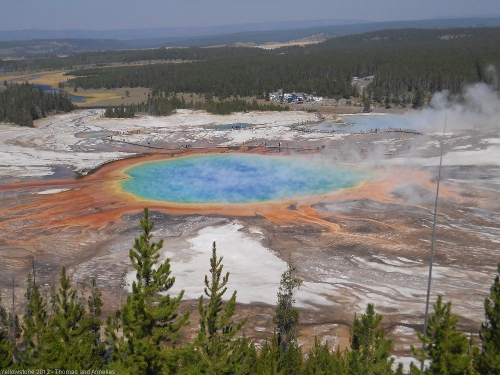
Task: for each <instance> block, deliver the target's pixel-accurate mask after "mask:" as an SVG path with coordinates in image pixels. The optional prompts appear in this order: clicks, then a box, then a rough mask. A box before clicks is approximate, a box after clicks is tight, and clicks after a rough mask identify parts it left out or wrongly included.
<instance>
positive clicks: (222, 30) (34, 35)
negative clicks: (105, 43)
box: [0, 19, 365, 41]
mask: <svg viewBox="0 0 500 375" xmlns="http://www.w3.org/2000/svg"><path fill="white" fill-rule="evenodd" d="M362 22H365V21H361V20H335V19H333V20H332V19H330V20H313V21H310V20H309V21H285V22H265V23H248V24H240V25H222V26H208V27H170V28H155V29H117V30H103V31H97V30H38V29H28V30H10V31H0V41H21V40H32V39H70V38H71V39H118V40H151V39H164V38H174V39H177V38H191V37H197V36H210V35H221V34H233V33H240V32H249V31H263V32H265V31H270V30H288V29H298V28H308V27H317V26H332V25H348V24H349V25H350V24H357V23H362Z"/></svg>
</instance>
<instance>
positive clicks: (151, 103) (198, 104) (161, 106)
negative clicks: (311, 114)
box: [104, 94, 290, 118]
mask: <svg viewBox="0 0 500 375" xmlns="http://www.w3.org/2000/svg"><path fill="white" fill-rule="evenodd" d="M177 109H195V110H205V111H207V112H209V113H213V114H217V115H228V114H230V113H233V112H247V111H288V110H289V109H290V108H289V107H288V106H280V105H277V104H272V103H269V104H259V103H258V102H257V100H255V99H254V100H253V101H252V102H248V101H246V100H244V99H237V98H234V99H228V100H222V101H214V100H213V99H208V100H204V101H203V100H197V101H194V100H190V101H188V102H186V100H185V99H184V97H180V98H178V97H177V96H175V95H173V96H163V95H161V94H159V95H156V96H151V95H148V99H147V101H146V102H142V103H139V104H130V105H123V104H122V105H121V106H118V107H108V108H106V111H105V112H104V116H105V117H108V118H131V117H134V116H135V114H136V113H138V112H141V113H147V114H149V115H154V116H170V115H171V114H173V113H174V112H175V110H177Z"/></svg>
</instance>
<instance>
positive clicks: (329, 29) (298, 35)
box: [127, 17, 500, 48]
mask: <svg viewBox="0 0 500 375" xmlns="http://www.w3.org/2000/svg"><path fill="white" fill-rule="evenodd" d="M495 26H500V17H497V18H454V19H448V18H447V19H432V20H417V21H392V22H375V23H356V24H346V25H329V26H328V25H327V26H315V27H307V28H297V29H287V30H270V31H252V32H239V33H232V34H223V35H211V36H198V37H192V38H167V39H157V40H154V39H150V40H149V41H144V40H142V41H133V40H131V41H127V44H129V45H131V46H134V47H135V48H140V46H139V45H140V43H148V44H149V45H148V47H160V46H178V47H191V46H199V47H202V46H212V45H226V44H234V43H237V42H243V43H255V44H263V43H267V42H280V43H285V42H289V41H292V40H297V39H303V38H307V37H310V36H313V35H317V34H328V35H331V36H344V35H353V34H361V33H366V32H371V31H379V30H386V29H438V28H452V27H495Z"/></svg>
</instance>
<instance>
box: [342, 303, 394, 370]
mask: <svg viewBox="0 0 500 375" xmlns="http://www.w3.org/2000/svg"><path fill="white" fill-rule="evenodd" d="M382 318H383V316H382V315H380V314H376V313H375V307H374V305H373V304H372V303H369V304H368V306H367V307H366V312H365V313H364V314H363V315H361V318H358V317H356V316H354V323H353V327H352V332H351V350H350V351H348V352H347V353H346V357H347V363H348V367H349V373H350V374H359V375H362V374H367V375H368V374H393V371H392V365H393V363H394V358H390V355H391V349H392V340H391V339H388V338H386V335H385V331H384V329H383V328H382V327H380V326H379V325H380V323H381V322H382ZM401 366H402V365H400V368H399V369H398V371H402V369H401Z"/></svg>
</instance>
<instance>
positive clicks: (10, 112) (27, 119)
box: [0, 83, 75, 126]
mask: <svg viewBox="0 0 500 375" xmlns="http://www.w3.org/2000/svg"><path fill="white" fill-rule="evenodd" d="M4 85H6V86H7V87H6V88H5V89H4V90H1V91H0V121H4V122H13V123H15V124H18V125H21V126H33V120H37V119H39V118H43V117H46V116H47V114H49V113H54V112H70V111H72V110H73V109H74V108H75V107H74V105H73V104H72V103H71V100H70V99H69V98H68V96H67V95H66V94H62V93H46V92H43V91H42V90H41V89H35V88H34V87H33V85H30V84H28V83H23V84H20V85H19V84H7V83H4Z"/></svg>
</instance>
